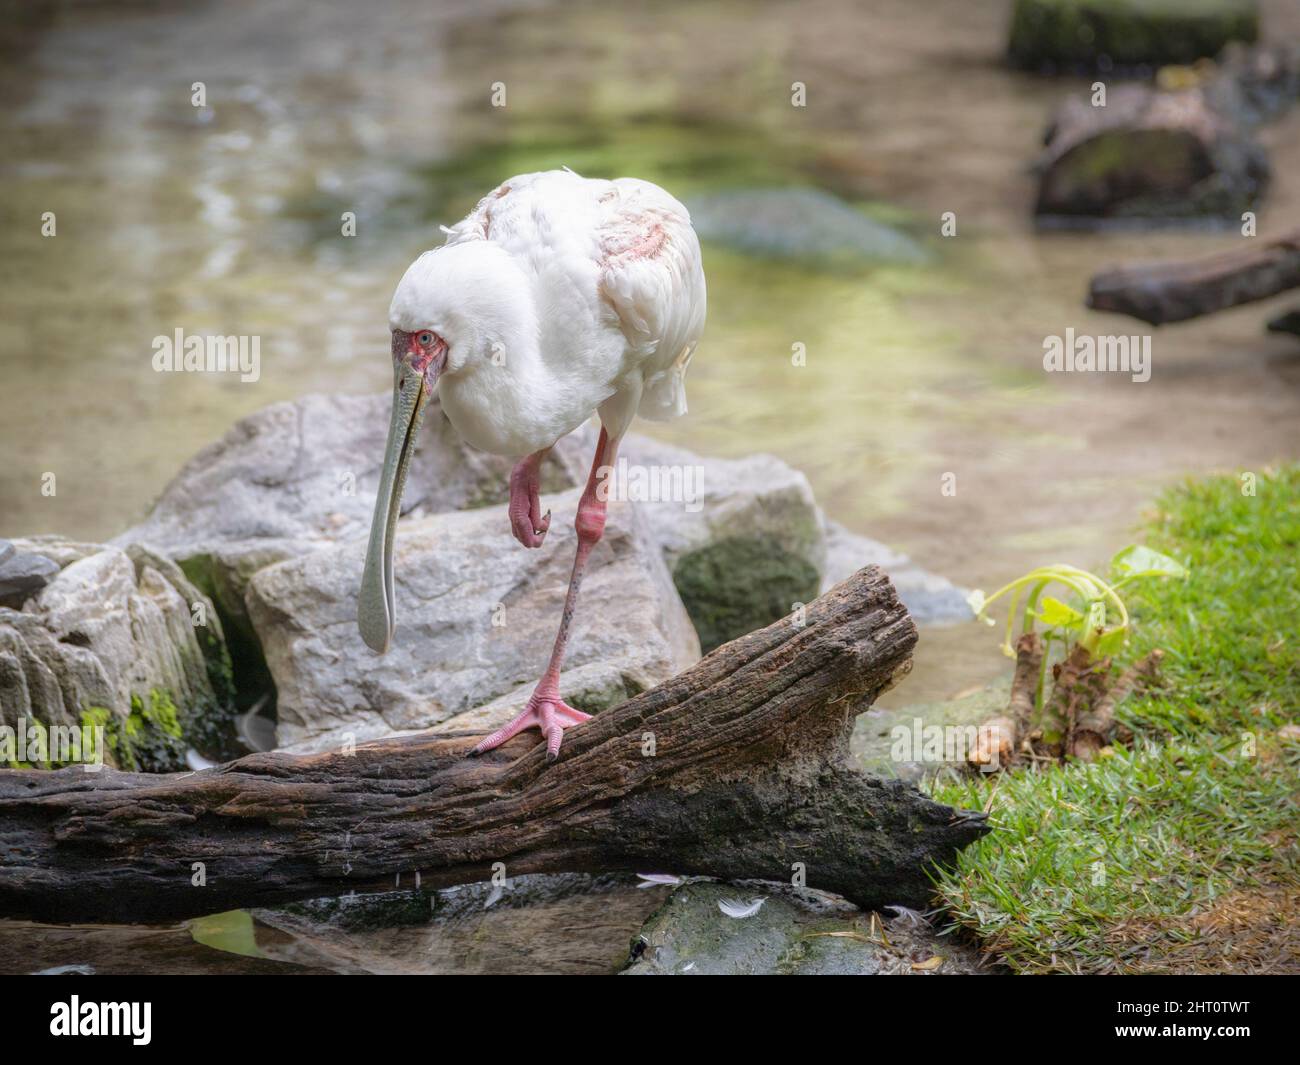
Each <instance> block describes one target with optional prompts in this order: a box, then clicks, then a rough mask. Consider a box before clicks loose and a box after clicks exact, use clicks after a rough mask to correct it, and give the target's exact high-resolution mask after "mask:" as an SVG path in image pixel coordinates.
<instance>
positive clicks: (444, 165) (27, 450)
mask: <svg viewBox="0 0 1300 1065" xmlns="http://www.w3.org/2000/svg"><path fill="white" fill-rule="evenodd" d="M1008 6H1009V5H1007V4H1005V3H1001V2H989V3H972V2H968V0H935V2H932V3H928V4H916V3H909V2H903V0H877V2H874V3H870V4H857V3H851V2H849V0H814V2H811V3H801V4H799V5H787V4H776V3H772V4H766V5H757V6H755V5H743V6H742V5H740V4H738V3H737V4H732V3H725V2H724V3H718V4H711V5H699V4H687V3H680V4H655V5H652V6H651V5H646V6H645V7H631V8H622V7H620V9H619V11H618V12H617V13H616V12H615V11H613V10H611V8H610V7H609V5H598V4H595V3H591V4H567V5H562V6H553V5H549V4H541V3H509V2H503V0H494V2H493V3H491V4H482V3H476V2H473V0H461V2H450V3H440V4H438V5H429V4H426V3H419V2H416V0H407V2H399V3H393V4H382V5H380V4H365V5H357V4H345V3H319V2H317V3H313V2H308V0H271V2H266V0H260V2H257V3H253V2H248V3H237V4H222V5H216V4H213V5H204V4H185V5H181V4H160V5H157V6H156V7H145V6H137V5H133V4H123V5H113V4H107V5H99V6H95V7H76V8H73V9H69V10H64V11H62V12H61V13H59V14H58V15H57V16H56V15H49V16H48V17H46V16H33V17H32V19H31V22H32V24H31V25H30V26H28V27H27V28H26V29H21V30H19V29H14V28H12V27H11V28H10V29H9V30H8V33H9V37H8V38H7V40H6V43H5V44H4V46H3V47H4V55H5V62H4V63H3V73H0V94H2V95H3V98H4V101H5V107H4V111H3V116H2V117H0V142H3V143H4V144H5V145H6V146H7V150H6V152H5V153H4V161H3V163H0V183H2V187H0V193H3V195H0V210H2V211H3V212H4V215H5V219H4V221H5V224H4V226H3V228H0V234H3V235H2V236H0V240H3V242H4V243H3V246H4V254H3V255H2V256H0V288H2V289H3V291H4V293H5V313H4V316H3V323H2V324H0V359H2V363H0V364H2V365H3V368H4V369H3V388H2V389H0V434H3V435H2V437H0V439H2V440H3V456H4V462H3V463H2V464H0V515H2V516H3V521H2V522H0V533H3V534H5V535H11V536H12V535H22V534H28V533H37V532H49V531H57V532H62V533H65V534H68V535H71V536H74V537H81V538H88V539H102V538H107V537H110V536H112V535H114V534H116V533H117V532H119V531H121V530H122V529H123V528H124V527H125V526H126V525H128V524H130V523H131V522H133V521H135V520H137V519H138V518H139V517H140V516H141V515H142V514H143V512H144V510H145V509H146V508H147V506H148V504H149V502H150V501H151V499H152V497H153V496H154V495H155V494H156V493H157V492H158V491H159V489H160V488H161V487H162V486H163V484H164V483H166V481H167V480H168V479H169V478H170V477H171V476H172V474H173V473H174V472H175V470H176V469H177V467H178V466H179V465H180V463H181V462H183V461H184V460H185V459H186V458H187V457H189V456H190V455H191V454H193V453H194V452H195V451H196V450H197V449H198V448H200V447H201V446H202V445H204V444H205V443H207V442H209V441H210V440H212V439H214V438H215V437H217V436H219V435H220V434H221V433H222V432H223V431H224V430H225V429H226V428H227V427H228V426H229V425H230V424H231V422H233V421H234V420H235V419H237V418H238V417H241V416H243V415H245V414H248V413H250V412H251V411H253V410H256V409H258V408H260V407H262V406H264V405H266V404H268V403H271V402H273V401H276V400H280V399H286V398H291V397H295V396H298V395H301V394H303V393H305V392H310V391H368V390H380V389H386V388H387V387H388V386H389V383H390V371H389V367H388V358H387V346H388V339H387V335H386V332H387V331H386V322H385V314H386V310H387V304H388V299H389V296H390V294H391V290H392V286H393V284H394V283H395V281H396V279H397V278H398V276H400V273H401V271H402V270H403V269H404V267H405V265H406V264H407V262H408V261H409V260H410V259H411V258H412V257H413V256H414V255H415V254H416V253H418V252H419V251H420V250H422V249H423V248H425V247H428V246H430V245H431V244H433V243H437V242H438V241H439V240H440V236H439V235H438V234H437V231H436V226H437V224H438V223H439V222H447V223H450V222H452V221H454V220H455V219H456V218H458V217H459V216H460V214H461V213H463V211H464V210H465V209H466V208H468V207H469V206H470V205H472V203H473V202H474V200H475V199H476V197H477V195H478V194H479V193H481V192H482V191H485V190H486V189H488V188H490V187H492V186H493V185H494V184H496V183H497V182H499V181H500V180H501V179H503V178H505V177H507V176H509V175H510V174H512V173H516V172H520V171H523V170H529V169H536V168H540V167H547V166H557V165H569V166H571V167H573V168H574V169H576V170H578V171H580V172H583V173H587V174H591V175H595V176H601V175H603V176H614V175H617V174H619V173H632V174H637V175H639V176H643V177H648V178H651V179H654V180H660V181H662V182H663V183H664V184H666V185H667V186H668V187H669V188H670V189H671V190H672V191H674V192H676V193H678V194H679V195H680V196H681V197H682V198H684V199H687V200H689V199H690V197H691V196H692V195H697V194H702V193H705V192H710V191H714V190H717V189H725V188H729V187H731V188H735V187H748V186H752V185H782V184H798V185H814V186H818V187H821V188H824V189H827V190H830V191H832V192H834V193H836V194H837V195H840V196H843V197H845V198H847V199H850V200H852V201H853V202H856V203H860V204H862V205H863V206H864V209H867V210H869V211H871V212H872V213H873V215H875V216H877V217H883V218H886V219H887V220H890V221H893V222H895V223H897V224H898V225H900V226H901V227H902V228H903V229H904V230H906V231H907V232H909V233H911V234H912V235H914V236H916V237H917V238H918V239H920V240H922V241H923V243H925V244H926V245H927V247H928V248H929V249H930V251H931V253H932V260H931V262H930V263H929V264H928V265H926V266H921V267H898V268H889V269H874V270H863V271H856V272H855V271H844V270H840V271H826V270H817V269H812V268H810V267H808V266H801V265H795V264H784V263H777V262H769V261H760V260H756V259H754V258H751V257H747V256H743V255H739V254H736V253H733V252H728V251H725V250H722V249H719V248H716V247H707V248H706V268H707V271H708V276H709V286H710V321H709V329H708V332H707V334H706V337H705V341H704V343H703V345H702V346H701V349H700V351H699V353H698V355H697V357H696V359H695V361H694V363H693V365H692V369H691V378H690V389H689V391H690V403H691V413H690V414H689V415H688V417H687V418H685V419H684V420H682V421H680V422H678V423H675V424H673V425H670V426H665V427H659V426H655V427H652V428H651V429H650V431H652V432H653V433H654V434H655V435H659V436H662V437H663V438H665V439H669V440H671V441H673V442H675V443H680V444H683V445H685V446H687V447H691V448H693V449H696V450H699V451H701V452H704V453H716V454H722V455H740V454H745V453H749V452H752V451H754V450H758V449H762V450H768V451H772V452H775V453H777V454H778V455H780V456H781V457H783V458H784V459H786V460H787V461H789V462H790V463H792V464H793V465H795V466H798V467H800V468H801V469H803V470H805V471H807V473H808V475H809V477H810V478H811V479H812V482H813V486H814V488H815V490H816V493H817V496H818V499H819V500H820V501H821V503H822V505H823V506H824V507H825V509H826V510H827V512H828V513H829V515H830V516H831V517H833V518H837V519H839V520H840V521H842V522H844V523H845V524H847V525H849V526H851V527H853V528H854V529H857V530H859V531H862V532H866V533H868V534H870V535H872V536H874V537H876V538H878V539H882V540H885V541H886V542H888V543H890V544H891V545H892V546H894V547H896V548H898V549H900V550H903V551H906V552H908V553H909V554H911V555H912V556H913V557H914V558H915V559H916V560H917V561H918V562H920V563H921V564H922V565H924V566H926V567H928V568H930V569H933V570H936V571H938V572H941V573H943V574H945V575H946V576H949V577H950V578H952V579H953V580H955V581H957V582H958V583H961V584H963V585H968V586H981V587H984V588H986V589H991V588H992V587H995V586H997V585H998V584H1000V583H1001V582H1002V581H1004V580H1006V579H1008V578H1010V577H1012V576H1015V575H1016V574H1017V573H1019V572H1022V571H1024V570H1026V569H1028V568H1030V567H1032V566H1034V565H1038V564H1041V563H1045V562H1050V561H1056V560H1062V561H1070V562H1075V563H1078V564H1081V565H1092V564H1095V563H1098V562H1100V561H1102V560H1104V559H1105V558H1106V557H1108V556H1109V554H1110V553H1111V552H1112V551H1113V550H1114V549H1115V548H1117V547H1118V546H1120V545H1122V544H1123V543H1124V542H1126V540H1127V539H1128V537H1129V536H1130V535H1131V529H1132V527H1133V525H1134V523H1135V522H1136V521H1137V519H1138V517H1139V514H1140V509H1141V507H1142V506H1143V504H1144V503H1145V502H1146V501H1147V500H1148V499H1149V498H1150V497H1151V496H1152V494H1153V493H1154V492H1155V491H1157V490H1158V489H1159V488H1160V487H1161V486H1162V485H1165V484H1168V483H1170V482H1172V481H1174V480H1176V479H1177V478H1179V477H1181V476H1182V475H1184V474H1186V473H1191V472H1204V471H1207V470H1210V469H1227V468H1234V467H1244V468H1246V469H1258V468H1261V467H1262V466H1263V465H1265V464H1267V463H1268V462H1270V461H1272V460H1276V459H1278V458H1281V457H1284V456H1288V455H1294V454H1295V453H1296V451H1297V446H1298V445H1300V432H1298V430H1297V428H1296V427H1297V425H1300V389H1298V388H1297V385H1300V355H1298V353H1297V352H1298V349H1297V346H1296V343H1295V341H1294V340H1293V339H1290V338H1282V337H1278V336H1271V335H1267V334H1265V333H1264V332H1263V323H1264V322H1265V321H1266V320H1267V319H1268V318H1269V317H1271V316H1272V315H1273V314H1275V313H1278V310H1279V308H1278V306H1277V304H1276V303H1270V304H1266V305H1262V306H1255V307H1245V308H1241V309H1238V310H1235V311H1232V312H1229V313H1225V314H1221V315H1217V316H1215V317H1213V318H1211V319H1206V320H1202V321H1199V322H1192V323H1188V324H1185V325H1180V326H1173V327H1166V328H1164V329H1161V330H1159V331H1157V332H1156V334H1155V337H1154V341H1153V348H1154V356H1153V359H1154V369H1153V374H1152V378H1151V380H1150V381H1149V382H1147V383H1145V384H1133V383H1131V382H1130V381H1129V380H1128V379H1127V378H1125V377H1120V376H1118V375H1110V376H1099V377H1094V378H1079V377H1077V376H1075V375H1055V376H1049V375H1046V374H1044V372H1043V371H1042V368H1041V358H1042V350H1043V349H1042V344H1043V339H1044V337H1045V336H1046V335H1049V334H1061V333H1063V332H1064V331H1065V329H1066V328H1067V327H1073V328H1075V329H1076V330H1077V331H1079V332H1086V333H1112V332H1119V333H1133V332H1138V331H1139V325H1138V323H1134V322H1131V321H1129V320H1127V319H1119V318H1115V317H1112V316H1106V315H1099V314H1093V313H1091V312H1088V311H1086V310H1084V309H1083V307H1082V297H1083V294H1084V292H1085V290H1086V286H1087V280H1088V278H1089V276H1090V275H1091V274H1092V273H1093V272H1094V271H1095V270H1097V269H1099V268H1101V267H1103V266H1105V265H1107V264H1111V263H1114V262H1116V261H1119V260H1123V259H1128V258H1160V257H1184V256H1193V255H1198V254H1202V253H1207V252H1210V251H1214V250H1219V249H1222V248H1225V247H1229V246H1233V245H1234V244H1235V242H1236V241H1237V240H1239V239H1240V238H1239V237H1238V236H1236V235H1235V234H1234V233H1213V232H1164V233H1158V234H1142V233H1133V232H1128V233H1123V232H1117V233H1110V234H1091V235H1088V234H1060V233H1057V234H1039V233H1036V232H1035V231H1034V229H1033V227H1032V225H1031V220H1030V217H1029V208H1030V205H1031V202H1032V192H1033V179H1032V176H1031V175H1030V174H1029V172H1028V170H1027V165H1028V163H1029V162H1030V161H1031V160H1032V158H1033V156H1034V153H1035V151H1036V148H1037V146H1038V144H1039V142H1040V138H1041V133H1042V129H1043V126H1044V122H1045V119H1046V115H1047V113H1048V110H1049V108H1050V106H1051V105H1052V104H1053V102H1054V101H1056V100H1058V99H1059V98H1061V97H1062V96H1063V95H1064V94H1065V93H1066V92H1067V91H1074V90H1077V89H1079V88H1080V87H1082V85H1083V84H1084V82H1083V81H1081V80H1072V79H1058V80H1046V79H1038V78H1033V77H1029V76H1025V75H1020V74H1015V73H1012V72H1010V71H1008V70H1006V69H1004V68H1003V67H1002V66H1001V65H1000V64H999V61H998V56H999V50H1000V47H1001V43H1002V39H1003V34H1004V27H1005V20H1006V12H1007V8H1008ZM1263 7H1264V9H1265V27H1266V30H1267V32H1268V33H1269V34H1270V35H1272V36H1282V35H1283V34H1295V33H1297V32H1300V8H1297V6H1296V5H1294V4H1293V3H1289V2H1287V0H1267V2H1265V3H1264V4H1263ZM796 80H798V81H803V82H805V83H806V84H807V87H808V100H809V106H808V107H806V108H803V109H796V108H793V107H791V106H790V85H791V83H792V82H793V81H796ZM196 81H203V82H204V83H205V84H206V90H207V101H206V102H207V106H206V107H204V108H196V107H194V106H193V105H192V103H191V85H192V83H194V82H196ZM493 82H504V83H505V85H506V87H507V106H506V107H504V108H494V107H492V106H490V102H489V96H490V93H491V91H492V90H491V85H492V83H493ZM1298 134H1300V109H1298V110H1297V111H1295V112H1293V113H1292V114H1291V115H1290V116H1289V117H1288V118H1286V119H1284V120H1283V121H1282V122H1280V123H1278V124H1276V125H1274V126H1272V127H1269V128H1267V129H1266V130H1265V131H1264V134H1263V139H1264V140H1265V142H1266V144H1267V145H1268V146H1269V148H1270V150H1271V152H1272V161H1273V169H1274V175H1275V180H1274V184H1273V187H1272V189H1271V191H1270V193H1269V199H1268V201H1267V203H1266V205H1265V206H1264V208H1263V209H1262V211H1261V213H1260V231H1261V233H1263V234H1268V233H1271V232H1277V231H1279V230H1281V229H1282V228H1284V226H1285V225H1286V223H1287V220H1288V219H1290V220H1292V221H1294V220H1295V219H1296V218H1300V135H1298ZM46 211H53V212H54V213H55V215H56V218H57V236H55V237H53V238H48V237H42V236H41V233H40V220H41V215H42V212H46ZM344 211H352V212H355V214H356V216H357V235H356V236H355V237H354V238H345V237H343V236H341V234H340V215H341V214H342V213H343V212H344ZM945 211H953V212H956V214H957V219H958V233H957V236H956V237H953V238H947V239H944V238H941V237H940V236H939V235H938V228H939V216H940V214H941V213H942V212H945ZM176 328H182V329H184V330H185V331H186V332H187V333H195V334H202V333H211V334H228V335H229V334H236V335H237V334H247V335H257V336H259V337H260V338H261V353H262V365H261V376H260V379H259V380H258V381H256V382H255V383H242V382H239V381H238V380H236V379H231V378H229V377H228V378H224V379H218V378H214V377H210V376H204V375H196V374H159V373H155V372H154V371H153V370H152V368H151V365H150V360H151V357H152V354H153V352H152V347H151V342H152V339H153V337H155V336H156V335H159V334H165V335H170V334H171V333H172V332H173V331H174V330H175V329H176ZM796 343H799V344H803V345H804V346H805V349H806V351H807V365H806V366H803V367H796V366H793V365H792V364H791V359H790V354H791V349H792V345H794V344H796ZM47 472H53V473H54V474H55V475H56V477H57V481H56V485H57V490H56V494H55V495H54V496H53V497H50V496H48V495H45V494H43V493H42V490H41V487H42V477H43V475H44V474H45V473H47ZM946 473H953V474H955V475H956V485H957V491H956V495H955V496H945V495H943V494H942V493H941V490H940V489H941V478H942V477H943V475H944V474H946ZM995 644H996V637H995V636H993V635H991V634H990V632H989V631H988V630H982V629H980V628H978V627H976V626H973V625H972V626H962V627H959V628H956V629H949V630H941V631H931V632H928V633H927V634H926V635H925V637H924V639H923V640H922V644H921V647H920V649H919V651H918V656H917V665H916V669H915V670H914V672H913V674H912V676H911V677H909V678H908V680H907V681H906V683H905V684H904V685H902V686H900V688H899V689H897V690H896V691H895V692H892V693H890V694H889V695H888V696H887V697H886V700H885V701H886V703H887V704H890V705H903V704H907V703H921V702H928V701H931V700H935V699H940V698H945V697H948V696H951V695H953V694H954V693H956V692H958V691H960V690H966V689H969V688H971V687H972V686H978V685H980V684H983V683H984V682H986V681H987V680H989V679H991V678H993V677H995V676H997V675H998V674H999V673H1001V672H1002V671H1003V670H1004V669H1005V666H1004V663H1003V660H1002V659H1001V658H1000V656H998V654H997V652H996V647H995Z"/></svg>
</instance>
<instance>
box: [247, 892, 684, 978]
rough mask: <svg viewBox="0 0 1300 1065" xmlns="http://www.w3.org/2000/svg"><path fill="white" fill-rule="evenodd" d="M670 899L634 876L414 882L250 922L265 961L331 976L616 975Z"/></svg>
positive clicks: (260, 913) (264, 914) (262, 914)
mask: <svg viewBox="0 0 1300 1065" xmlns="http://www.w3.org/2000/svg"><path fill="white" fill-rule="evenodd" d="M666 894H667V889H666V888H660V887H655V888H651V889H649V890H640V889H639V888H638V885H637V883H636V882H635V880H634V878H632V877H628V876H598V877H595V876H586V875H581V874H576V873H570V874H560V875H534V876H515V877H511V878H510V879H509V880H508V881H507V882H506V884H505V885H504V886H502V887H497V886H495V885H493V884H490V883H482V884H466V885H464V886H461V887H455V888H448V889H446V890H443V891H421V890H419V889H417V888H416V887H415V878H414V876H413V874H409V873H408V874H403V875H402V876H401V877H399V878H397V882H396V884H395V890H393V891H390V892H387V893H384V894H381V895H356V896H342V897H338V898H326V899H315V900H312V901H310V902H305V903H298V904H294V905H291V906H286V907H283V908H281V909H274V910H260V909H259V910H254V911H253V916H254V917H255V919H256V921H257V923H258V925H259V928H258V934H257V942H258V947H259V950H260V953H261V954H262V955H263V956H264V957H267V958H273V959H277V960H279V961H282V962H293V963H295V964H299V965H307V966H311V967H313V968H323V969H329V970H331V971H334V972H341V973H381V974H382V973H409V974H419V973H435V974H470V973H484V974H488V973H491V974H533V975H543V974H553V975H561V974H568V975H610V974H613V973H615V972H617V971H618V970H619V968H620V967H621V966H622V965H623V962H624V960H625V958H626V955H627V944H628V940H629V939H630V938H631V937H632V936H633V935H635V934H636V931H637V929H638V928H639V927H640V926H641V923H642V922H643V921H644V920H645V919H646V917H647V916H648V915H649V914H650V913H651V912H653V911H654V910H655V909H656V908H657V907H658V906H659V905H660V904H661V903H662V902H663V900H664V897H665V896H666Z"/></svg>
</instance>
